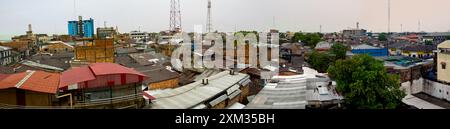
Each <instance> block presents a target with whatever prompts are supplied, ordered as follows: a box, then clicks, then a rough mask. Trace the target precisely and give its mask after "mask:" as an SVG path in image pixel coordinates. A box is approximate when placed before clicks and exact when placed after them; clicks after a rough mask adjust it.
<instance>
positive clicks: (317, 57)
mask: <svg viewBox="0 0 450 129" xmlns="http://www.w3.org/2000/svg"><path fill="white" fill-rule="evenodd" d="M332 61H333V58H332V57H331V55H330V54H328V53H324V52H317V51H314V52H312V53H311V55H310V56H309V59H308V63H309V64H310V65H311V67H312V68H314V69H316V70H317V71H318V72H321V73H324V72H326V71H327V69H328V66H329V65H330V63H332Z"/></svg>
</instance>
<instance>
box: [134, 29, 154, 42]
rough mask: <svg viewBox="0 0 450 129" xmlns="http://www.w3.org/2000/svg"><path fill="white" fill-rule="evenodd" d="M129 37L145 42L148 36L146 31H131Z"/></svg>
mask: <svg viewBox="0 0 450 129" xmlns="http://www.w3.org/2000/svg"><path fill="white" fill-rule="evenodd" d="M130 38H131V39H133V40H135V41H136V43H140V42H142V43H145V42H147V41H149V39H150V36H149V35H148V33H147V32H141V31H131V32H130Z"/></svg>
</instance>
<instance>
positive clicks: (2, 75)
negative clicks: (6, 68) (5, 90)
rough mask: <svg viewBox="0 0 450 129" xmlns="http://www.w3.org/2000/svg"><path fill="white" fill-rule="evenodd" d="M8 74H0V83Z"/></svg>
mask: <svg viewBox="0 0 450 129" xmlns="http://www.w3.org/2000/svg"><path fill="white" fill-rule="evenodd" d="M8 76H9V75H8V74H0V81H1V80H3V79H5V78H6V77H8Z"/></svg>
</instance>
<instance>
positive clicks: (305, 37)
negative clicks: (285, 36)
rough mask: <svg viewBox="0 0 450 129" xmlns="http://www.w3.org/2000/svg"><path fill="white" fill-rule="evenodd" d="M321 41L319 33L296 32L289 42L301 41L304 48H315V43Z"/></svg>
mask: <svg viewBox="0 0 450 129" xmlns="http://www.w3.org/2000/svg"><path fill="white" fill-rule="evenodd" d="M321 40H322V35H321V34H320V33H306V34H304V33H302V32H296V33H295V34H294V37H292V40H291V42H298V41H302V42H304V43H306V46H311V47H315V46H316V44H317V43H319V42H320V41H321Z"/></svg>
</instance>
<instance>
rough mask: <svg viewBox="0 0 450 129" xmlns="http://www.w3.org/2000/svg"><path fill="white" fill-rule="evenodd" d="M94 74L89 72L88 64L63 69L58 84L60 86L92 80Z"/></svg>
mask: <svg viewBox="0 0 450 129" xmlns="http://www.w3.org/2000/svg"><path fill="white" fill-rule="evenodd" d="M94 79H95V76H94V74H93V73H92V72H91V69H89V67H88V66H85V67H75V68H72V69H69V70H67V71H64V72H63V73H62V74H61V82H60V84H59V86H60V88H62V87H65V86H69V85H72V84H77V83H79V82H85V81H89V80H94Z"/></svg>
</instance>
